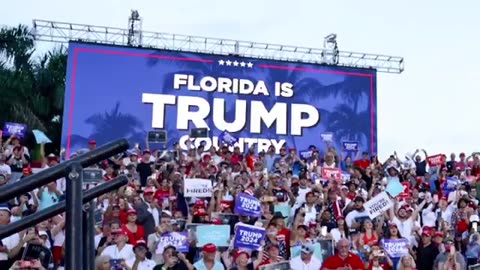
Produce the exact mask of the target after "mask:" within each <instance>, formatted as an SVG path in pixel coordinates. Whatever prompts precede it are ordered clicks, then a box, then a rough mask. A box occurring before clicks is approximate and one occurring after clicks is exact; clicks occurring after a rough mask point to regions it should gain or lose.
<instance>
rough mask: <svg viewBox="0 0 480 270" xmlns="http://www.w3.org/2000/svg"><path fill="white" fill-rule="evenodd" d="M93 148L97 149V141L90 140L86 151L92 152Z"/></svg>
mask: <svg viewBox="0 0 480 270" xmlns="http://www.w3.org/2000/svg"><path fill="white" fill-rule="evenodd" d="M95 148H97V141H95V140H93V139H92V140H90V141H88V150H90V151H91V150H94V149H95Z"/></svg>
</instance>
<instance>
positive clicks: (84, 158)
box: [0, 139, 129, 202]
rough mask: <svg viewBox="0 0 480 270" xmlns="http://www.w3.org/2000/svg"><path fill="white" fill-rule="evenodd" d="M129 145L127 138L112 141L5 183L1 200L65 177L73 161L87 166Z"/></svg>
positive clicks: (9, 198) (0, 195)
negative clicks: (9, 183)
mask: <svg viewBox="0 0 480 270" xmlns="http://www.w3.org/2000/svg"><path fill="white" fill-rule="evenodd" d="M128 147H129V146H128V141H127V140H125V139H119V140H116V141H112V142H109V143H107V144H104V145H102V146H100V147H98V148H96V149H95V150H92V151H89V152H87V153H84V154H82V155H79V156H78V157H76V158H74V159H72V160H69V161H66V162H63V163H60V164H58V165H56V166H53V167H51V168H49V169H47V170H44V171H40V172H38V173H36V174H34V175H31V176H28V177H25V178H24V179H22V181H18V182H17V183H15V185H4V186H2V187H0V202H7V201H9V200H11V199H14V198H16V197H17V196H19V195H21V194H25V193H28V192H30V191H32V190H34V189H36V188H38V187H40V186H43V185H46V184H48V183H50V182H52V181H56V180H57V179H59V178H62V177H64V176H65V171H66V170H67V168H68V167H69V166H70V165H71V164H72V163H73V162H78V163H80V165H82V166H83V167H84V168H86V167H89V166H92V165H94V164H96V163H98V162H100V161H102V160H105V159H107V158H109V157H111V156H114V155H116V154H118V153H121V152H123V151H125V150H127V149H128ZM78 173H80V172H78Z"/></svg>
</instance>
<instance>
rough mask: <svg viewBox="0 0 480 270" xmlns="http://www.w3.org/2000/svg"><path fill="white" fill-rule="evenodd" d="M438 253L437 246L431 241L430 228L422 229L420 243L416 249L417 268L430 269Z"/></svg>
mask: <svg viewBox="0 0 480 270" xmlns="http://www.w3.org/2000/svg"><path fill="white" fill-rule="evenodd" d="M437 255H438V247H437V246H436V245H435V244H434V243H432V230H431V229H423V231H422V244H421V246H420V247H419V248H418V249H417V260H416V264H417V268H418V269H432V265H433V262H434V261H435V258H436V257H437Z"/></svg>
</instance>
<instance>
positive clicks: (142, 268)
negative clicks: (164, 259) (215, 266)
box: [125, 258, 157, 270]
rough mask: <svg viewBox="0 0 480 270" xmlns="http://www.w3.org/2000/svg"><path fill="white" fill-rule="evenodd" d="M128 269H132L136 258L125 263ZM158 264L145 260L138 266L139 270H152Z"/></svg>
mask: <svg viewBox="0 0 480 270" xmlns="http://www.w3.org/2000/svg"><path fill="white" fill-rule="evenodd" d="M125 263H126V264H127V266H128V267H130V268H132V267H133V264H134V263H135V258H133V259H131V260H127V261H125ZM156 265H157V264H156V263H155V262H154V261H152V260H149V259H145V260H143V261H141V262H140V263H139V264H138V267H137V270H152V269H153V268H154V267H155V266H156Z"/></svg>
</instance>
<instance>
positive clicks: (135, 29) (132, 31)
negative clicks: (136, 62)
mask: <svg viewBox="0 0 480 270" xmlns="http://www.w3.org/2000/svg"><path fill="white" fill-rule="evenodd" d="M127 44H128V45H130V46H141V45H142V18H141V17H140V14H139V13H138V11H137V10H132V11H131V13H130V17H129V18H128V39H127Z"/></svg>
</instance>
